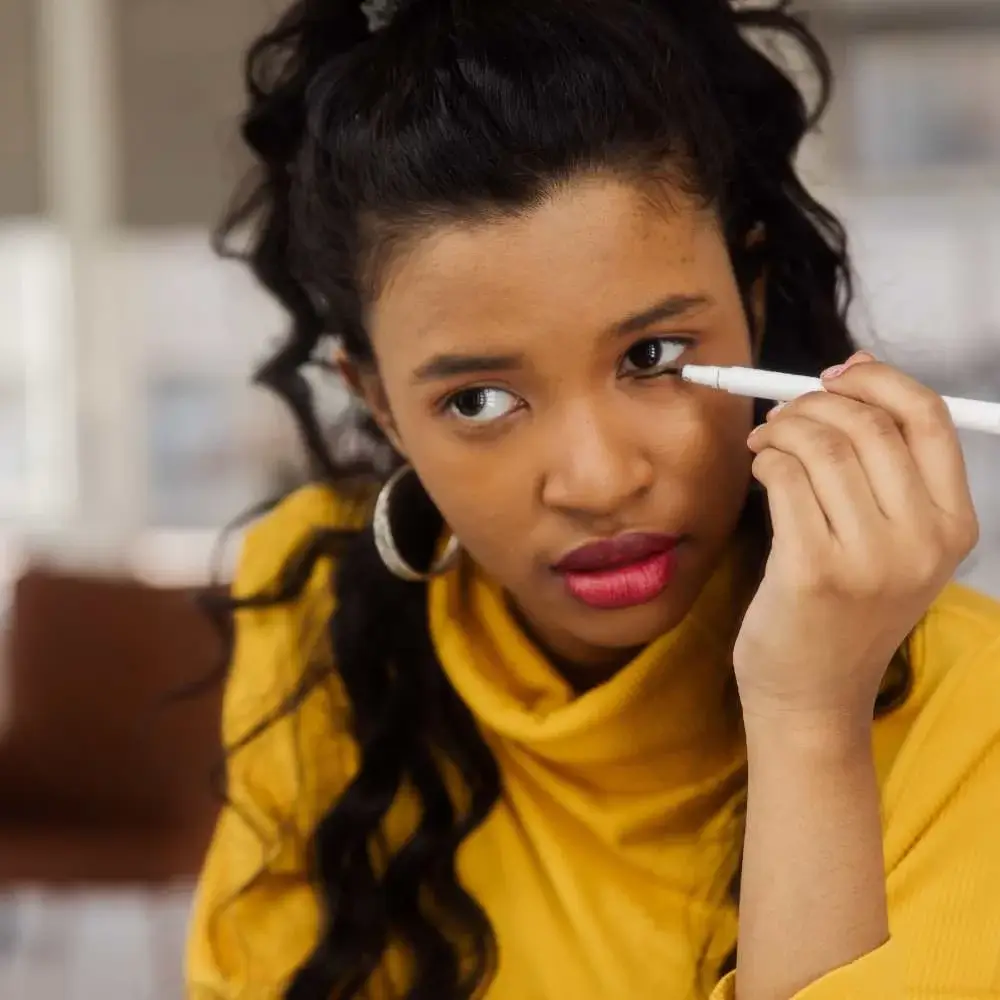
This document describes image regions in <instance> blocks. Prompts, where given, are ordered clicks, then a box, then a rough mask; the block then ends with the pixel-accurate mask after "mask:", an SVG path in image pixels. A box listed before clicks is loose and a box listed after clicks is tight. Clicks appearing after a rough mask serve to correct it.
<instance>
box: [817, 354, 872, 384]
mask: <svg viewBox="0 0 1000 1000" xmlns="http://www.w3.org/2000/svg"><path fill="white" fill-rule="evenodd" d="M874 360H875V356H874V355H872V354H869V353H868V352H867V351H856V352H855V353H854V354H852V355H851V356H850V357H849V358H848V359H847V360H846V361H845V362H844V363H843V364H842V365H834V366H833V367H832V368H827V369H826V371H824V372H823V373H822V374H821V375H820V378H824V379H831V378H837V377H838V376H840V375H843V374H844V372H846V371H847V369H848V368H853V367H854V366H855V365H857V364H862V363H864V362H866V361H874Z"/></svg>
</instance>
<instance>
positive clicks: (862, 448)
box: [768, 392, 933, 527]
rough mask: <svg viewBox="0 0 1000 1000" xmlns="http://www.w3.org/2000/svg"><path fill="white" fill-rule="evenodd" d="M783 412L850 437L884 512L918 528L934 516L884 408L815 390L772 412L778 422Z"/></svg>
mask: <svg viewBox="0 0 1000 1000" xmlns="http://www.w3.org/2000/svg"><path fill="white" fill-rule="evenodd" d="M783 414H785V415H789V416H790V415H792V414H794V415H795V416H797V417H805V418H808V419H810V420H812V421H815V422H817V423H819V424H822V425H824V426H826V427H828V428H831V429H832V430H833V431H835V432H836V433H838V434H839V435H841V436H842V437H844V438H846V439H847V440H848V441H849V442H850V444H851V446H852V448H853V451H854V453H855V455H856V457H857V459H858V462H859V463H860V466H861V468H862V470H863V472H864V475H865V477H866V479H867V481H868V485H869V488H870V489H871V491H872V494H873V495H874V497H875V502H876V503H877V505H878V507H879V509H880V511H881V512H882V514H883V515H885V516H886V517H889V518H893V519H897V520H902V521H905V522H907V523H908V524H910V525H911V527H916V525H917V524H919V523H926V522H927V521H928V519H929V518H930V517H931V516H933V512H932V508H933V502H932V500H931V498H930V494H929V493H928V491H927V487H926V485H925V484H924V481H923V478H922V477H921V474H920V470H919V469H918V468H917V465H916V463H915V462H914V460H913V456H912V455H911V453H910V449H909V447H908V446H907V444H906V442H905V441H904V440H903V434H902V432H901V431H900V429H899V427H898V425H897V424H896V422H895V421H894V420H893V419H892V417H890V416H889V414H888V413H886V412H885V411H884V410H882V409H880V408H878V407H875V406H869V405H868V404H867V403H860V402H858V401H857V400H855V399H850V398H848V397H846V396H837V395H834V394H833V393H827V392H815V393H810V394H809V395H808V396H803V397H802V398H801V399H799V400H797V401H796V404H795V408H794V410H791V411H782V413H776V412H775V411H774V410H772V411H771V413H770V414H768V422H769V423H773V424H774V425H775V426H777V425H778V423H779V422H780V421H781V420H782V419H783Z"/></svg>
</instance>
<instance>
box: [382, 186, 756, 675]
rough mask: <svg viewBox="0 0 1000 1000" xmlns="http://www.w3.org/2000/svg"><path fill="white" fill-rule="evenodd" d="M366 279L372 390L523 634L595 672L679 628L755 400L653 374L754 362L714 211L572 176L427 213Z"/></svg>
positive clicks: (744, 478)
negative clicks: (519, 206) (442, 219)
mask: <svg viewBox="0 0 1000 1000" xmlns="http://www.w3.org/2000/svg"><path fill="white" fill-rule="evenodd" d="M383 278H384V280H383V282H382V287H381V290H380V292H379V295H378V298H377V301H375V302H374V303H373V304H372V308H371V312H370V316H369V329H370V332H371V336H372V341H373V345H374V350H375V358H376V362H377V375H375V374H371V375H369V376H368V377H367V378H365V377H362V384H363V385H364V386H365V395H366V397H367V399H368V402H369V405H370V406H372V408H373V410H374V411H375V413H376V417H377V418H378V419H379V421H380V423H381V424H382V426H383V427H384V428H385V429H386V431H387V432H388V433H389V434H390V436H391V437H392V439H393V441H394V442H395V443H396V445H397V447H398V448H399V450H400V452H401V453H402V454H403V455H404V456H405V457H406V459H407V460H408V461H409V462H410V463H411V464H412V465H413V467H414V468H415V470H416V471H417V474H418V475H419V476H420V479H421V480H422V482H423V484H424V487H425V488H426V490H427V492H428V494H429V495H430V496H431V498H432V499H433V500H434V502H435V504H436V505H437V507H438V509H439V510H440V511H441V513H442V515H443V516H444V518H445V520H446V522H447V523H448V525H449V526H450V527H451V529H452V530H453V531H454V532H455V534H456V535H457V536H458V538H459V539H460V540H461V542H462V545H463V547H464V548H465V550H466V551H467V552H468V553H469V554H470V555H471V556H472V558H473V559H474V560H475V561H476V562H477V563H478V564H479V565H480V566H481V567H482V568H483V569H484V570H485V572H486V573H487V574H488V575H489V576H491V577H492V578H493V579H494V580H495V581H496V582H497V583H498V584H500V586H502V587H503V588H504V590H505V591H506V592H507V593H508V594H509V596H510V597H511V598H512V599H513V601H514V603H515V605H516V607H517V609H518V610H519V612H520V614H521V616H522V617H523V618H524V619H525V620H526V623H527V624H528V626H529V628H530V630H531V631H532V632H533V634H534V635H535V637H536V639H537V640H538V641H539V642H540V643H541V644H542V645H543V646H544V647H546V648H547V649H548V650H549V651H550V652H551V653H553V654H555V655H556V656H558V657H560V658H562V659H564V660H568V661H570V662H572V663H574V664H578V665H580V666H581V667H583V668H585V669H586V668H587V667H588V666H593V667H594V669H595V671H596V670H597V668H598V666H599V665H606V664H608V663H610V662H614V661H615V660H620V659H621V658H622V657H623V655H625V654H626V652H627V651H631V650H634V649H635V648H637V647H640V646H643V645H645V644H647V643H649V642H650V641H652V640H653V639H654V638H656V637H657V636H658V635H660V634H662V633H663V632H664V631H666V630H668V629H670V628H672V627H673V626H674V625H676V624H677V623H678V622H679V621H680V620H681V619H682V618H683V617H684V615H685V614H686V613H687V612H688V610H689V609H690V607H691V605H692V604H693V602H694V600H695V598H696V597H697V595H698V593H699V591H700V590H701V588H702V586H703V585H704V583H705V582H706V580H707V578H708V577H709V575H710V574H711V572H712V569H713V567H714V566H715V565H716V563H717V562H718V560H719V557H720V555H721V553H722V551H723V549H724V548H725V547H726V544H727V541H728V540H729V539H730V537H731V536H732V533H733V531H734V529H735V526H736V523H737V520H738V518H739V514H740V511H741V509H742V507H743V503H744V499H745V497H746V492H747V488H748V483H749V473H750V463H751V455H750V452H749V451H748V449H747V447H746V438H747V435H748V434H749V432H750V430H751V427H752V404H751V403H750V402H749V401H748V400H744V399H739V398H736V397H732V396H727V395H725V394H723V393H718V392H713V391H711V390H708V389H701V388H696V387H693V386H690V385H688V384H686V383H683V382H681V381H680V379H679V378H678V377H677V376H676V375H674V374H671V373H670V368H671V367H672V366H673V365H675V364H680V363H693V364H708V365H746V364H750V363H752V345H751V338H750V333H749V329H748V321H747V317H746V315H745V314H744V310H743V306H742V303H741V298H740V294H739V290H738V288H737V285H736V281H735V279H734V276H733V272H732V267H731V264H730V258H729V254H728V251H727V248H726V245H725V241H724V239H723V236H722V233H721V232H720V229H719V226H718V222H717V219H716V218H715V217H714V215H712V214H711V213H710V212H707V211H706V210H704V209H702V208H699V207H698V206H697V205H696V203H695V202H694V201H692V200H691V199H690V198H687V197H686V196H683V195H681V194H680V193H674V194H673V195H672V196H671V197H670V198H669V199H665V200H663V201H662V202H660V203H656V202H654V201H653V200H652V199H651V198H650V195H649V192H648V191H643V190H640V189H639V188H637V187H635V186H632V185H630V184H628V183H625V182H623V181H617V180H611V179H596V178H585V179H580V180H578V181H575V182H573V183H572V184H569V185H566V186H565V187H563V188H560V189H558V190H557V191H556V192H555V193H554V194H553V195H552V197H551V198H550V199H549V200H547V201H546V202H545V203H544V204H542V205H541V206H540V207H539V208H537V209H532V210H530V211H526V212H525V213H524V214H523V216H521V217H520V218H513V219H506V220H502V221H484V222H481V223H478V224H471V223H466V224H458V223H455V224H454V225H446V226H442V227H440V228H437V229H434V230H433V231H432V232H430V233H429V234H427V235H426V236H424V237H423V238H421V239H419V240H418V241H417V242H416V243H414V244H413V245H411V246H409V247H408V248H407V250H406V251H405V252H403V253H401V254H399V255H398V257H397V258H396V259H395V261H394V262H392V263H391V264H390V265H389V267H388V269H387V271H386V272H385V274H384V275H383ZM595 542H596V543H604V542H610V543H611V544H610V546H607V545H604V546H598V547H597V548H596V549H591V548H583V549H582V550H581V547H582V546H583V547H587V546H590V545H592V544H593V543H595Z"/></svg>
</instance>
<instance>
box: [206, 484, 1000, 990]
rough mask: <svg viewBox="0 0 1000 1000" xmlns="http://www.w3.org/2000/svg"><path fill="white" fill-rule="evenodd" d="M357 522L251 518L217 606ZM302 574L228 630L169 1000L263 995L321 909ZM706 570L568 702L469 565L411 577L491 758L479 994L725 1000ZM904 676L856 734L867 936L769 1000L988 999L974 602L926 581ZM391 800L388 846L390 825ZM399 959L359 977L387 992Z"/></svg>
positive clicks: (311, 639)
mask: <svg viewBox="0 0 1000 1000" xmlns="http://www.w3.org/2000/svg"><path fill="white" fill-rule="evenodd" d="M358 516H359V514H358V512H357V511H356V510H355V511H352V510H348V509H346V508H345V507H344V505H343V504H338V503H337V502H336V501H335V499H334V498H333V497H332V495H331V494H330V493H329V492H328V491H325V490H323V489H321V488H317V487H311V488H308V489H305V490H302V491H300V492H299V493H297V494H295V495H294V496H292V497H291V498H290V499H289V500H287V501H285V503H284V504H282V505H281V506H280V507H279V508H278V509H277V510H276V511H275V512H274V513H272V514H271V515H270V516H269V517H268V518H267V519H265V520H264V521H263V522H261V523H260V524H259V525H258V526H257V527H256V528H254V529H253V530H252V531H251V533H250V535H249V537H248V539H247V542H246V545H245V548H244V555H243V559H242V563H241V567H240V570H239V572H238V574H237V582H236V587H237V593H238V594H240V595H247V594H251V593H256V592H258V591H260V590H262V589H265V588H267V587H268V585H269V584H271V583H272V582H273V580H274V579H275V577H276V576H277V574H278V572H279V570H280V568H281V566H282V564H283V563H284V562H285V560H286V559H287V558H288V557H289V556H290V555H291V554H292V553H293V552H294V551H295V549H296V548H297V547H298V546H299V545H300V544H301V543H302V542H303V540H304V539H305V538H306V537H307V536H308V535H309V534H310V533H311V532H312V531H313V530H315V529H316V528H317V527H320V526H329V525H337V524H341V525H342V524H344V523H349V522H355V521H356V519H357V518H358ZM329 570H330V567H329V565H328V564H320V565H319V566H318V567H317V569H316V572H315V573H314V575H313V578H312V580H311V581H310V584H309V587H308V588H307V590H306V592H305V593H304V594H303V595H302V597H301V598H300V599H299V600H297V601H296V602H295V603H294V604H293V605H291V606H283V607H279V608H272V609H262V610H254V611H244V612H241V613H240V615H239V621H238V629H237V642H236V650H235V657H234V663H233V670H232V674H231V678H230V681H229V687H228V690H227V694H226V699H225V708H224V716H223V732H224V737H225V739H226V741H227V743H229V744H236V743H237V742H239V741H241V740H243V739H244V738H245V737H247V736H248V735H249V734H251V732H252V731H254V730H255V728H256V727H257V726H258V724H259V723H261V722H262V721H263V720H265V718H267V717H268V716H269V715H270V714H271V713H279V717H278V718H277V720H276V721H274V722H273V723H272V724H271V725H270V726H268V727H267V728H265V729H263V731H261V732H260V733H259V734H258V735H256V736H255V737H254V738H253V739H251V740H250V742H249V743H247V745H246V746H244V747H243V748H242V749H240V750H239V751H237V752H236V753H235V754H233V755H232V757H231V758H230V761H229V796H230V800H231V806H230V807H229V808H227V809H225V810H224V812H223V814H222V816H221V818H220V821H219V825H218V829H217V832H216V836H215V839H214V842H213V844H212V847H211V849H210V852H209V855H208V859H207V861H206V864H205V869H204V872H203V874H202V879H201V884H200V888H199V892H198V896H197V901H196V906H195V913H194V918H193V923H192V929H191V938H190V944H189V954H188V982H189V987H188V997H189V1000H279V998H280V997H281V996H282V991H283V987H284V985H285V983H286V982H287V980H288V978H289V976H290V974H291V973H292V972H293V971H294V969H295V968H296V967H297V966H298V965H299V963H300V962H301V961H302V959H303V958H304V957H305V956H306V955H307V954H308V952H309V951H310V949H311V946H312V945H313V943H314V941H315V938H316V934H317V930H318V927H319V922H320V919H321V915H320V912H319V907H318V904H317V900H316V898H315V895H314V892H313V890H312V888H311V886H310V884H309V882H308V878H307V876H306V872H307V868H308V861H307V858H308V850H309V848H308V844H309V837H310V834H311V832H312V830H313V828H314V827H315V825H316V823H317V821H318V820H319V819H320V817H321V816H322V815H323V814H324V813H325V812H326V811H327V809H328V808H329V807H330V805H331V803H333V802H334V801H335V799H336V798H337V796H338V795H339V793H340V791H341V790H342V789H343V787H344V785H345V782H347V781H348V780H349V779H350V777H351V775H352V774H353V772H354V769H355V767H356V764H357V754H356V749H355V747H354V745H353V743H352V741H351V740H350V738H349V737H348V736H347V735H346V727H345V711H346V709H345V703H344V698H343V694H342V692H341V691H340V690H339V688H338V686H337V685H336V684H335V683H333V682H330V683H326V684H324V685H322V686H320V687H318V688H316V689H314V690H313V692H312V693H311V694H310V695H309V697H308V698H307V699H306V700H305V702H304V703H303V704H301V705H300V706H299V707H298V708H297V709H296V710H295V711H294V713H292V714H290V715H289V714H284V715H281V714H280V713H281V711H282V708H283V703H284V701H285V698H286V696H287V695H288V694H289V692H291V691H292V690H293V689H294V688H295V685H296V683H297V682H298V681H299V680H300V678H301V677H302V674H303V671H304V670H306V669H307V667H308V665H309V662H310V661H309V660H308V656H309V654H310V653H312V652H314V651H315V650H316V649H317V648H320V649H321V648H322V647H323V628H324V625H325V622H326V620H327V618H328V616H329V614H330V612H331V610H332V608H333V606H334V598H333V596H332V595H331V594H330V592H329ZM733 576H734V574H732V573H731V572H730V570H729V568H727V567H723V568H722V569H721V570H720V571H719V573H717V575H716V577H715V578H714V579H713V581H712V582H711V583H710V584H709V586H708V587H707V588H706V590H705V592H704V593H703V594H702V596H701V597H700V598H699V600H698V603H697V605H696V607H695V608H694V609H693V611H692V612H691V614H690V615H689V616H688V618H687V619H686V620H685V621H684V623H682V625H681V626H680V627H679V628H678V629H676V630H675V631H674V632H672V633H670V634H669V635H667V636H665V637H663V639H661V640H660V641H658V642H657V643H655V644H654V645H653V646H652V647H650V648H649V649H647V650H646V651H645V652H644V653H643V654H642V655H641V656H639V657H638V658H637V659H636V660H635V661H634V662H632V663H631V664H629V665H628V666H627V667H626V668H625V669H624V670H622V671H621V672H620V673H618V674H617V675H616V676H615V677H613V678H612V679H611V680H610V681H609V682H607V683H606V684H603V685H601V686H600V687H598V688H595V689H594V690H592V691H589V692H587V693H586V694H583V695H580V696H576V695H574V693H573V692H572V690H571V689H570V688H569V687H568V686H567V684H566V683H565V682H564V681H563V680H562V679H561V678H560V677H559V675H558V674H556V673H555V671H554V670H553V669H552V668H551V667H550V666H549V664H548V663H546V662H545V661H544V659H543V658H542V657H541V656H540V655H539V654H538V652H537V651H536V650H535V649H534V648H533V647H532V646H531V644H530V643H529V642H528V641H527V640H526V639H525V638H524V637H523V635H522V634H521V632H520V631H519V630H518V628H517V626H516V624H515V623H514V622H513V621H512V619H511V617H510V615H509V614H508V611H507V609H506V607H505V605H504V602H503V600H502V598H501V596H500V595H499V594H498V593H497V592H496V590H495V589H494V588H493V587H492V586H491V585H490V584H489V583H488V582H487V581H485V580H484V579H483V578H482V577H481V576H480V575H477V574H476V573H475V572H474V571H473V570H471V569H470V568H469V567H465V569H464V570H462V571H456V572H453V573H451V574H449V575H448V576H447V577H444V578H442V579H439V580H436V581H434V582H433V584H432V585H431V587H430V589H429V595H430V596H429V608H428V613H429V618H430V624H431V634H432V637H433V640H434V644H435V648H436V650H437V653H438V656H439V658H440V661H441V663H442V666H443V668H444V670H445V671H446V673H447V675H448V677H449V679H450V681H451V683H452V684H453V686H454V687H455V689H456V691H457V692H458V694H459V695H460V696H461V698H462V699H463V700H464V701H465V702H466V704H467V705H468V706H469V708H470V709H471V711H472V713H473V714H474V716H475V718H476V719H477V721H478V723H479V725H480V728H481V730H482V732H483V735H484V737H485V739H486V740H487V742H488V743H489V745H490V747H491V749H492V750H493V753H494V754H495V756H496V758H497V761H498V763H499V766H500V770H501V774H502V778H503V796H502V798H501V800H500V802H499V803H498V804H497V806H496V808H495V809H494V810H493V812H492V813H491V814H490V816H489V818H488V819H487V820H486V822H485V823H484V824H483V826H482V827H481V828H480V829H479V830H478V831H476V833H475V834H473V836H472V837H470V838H469V840H468V841H467V842H466V843H465V844H464V845H463V847H462V849H461V851H460V854H459V872H460V875H461V877H462V879H463V881H464V883H465V885H466V887H467V888H468V889H469V891H470V892H472V894H473V895H474V896H475V897H476V898H477V899H478V900H479V901H480V903H481V904H482V905H483V907H484V908H485V910H486V912H487V914H488V916H489V918H490V921H491V923H492V925H493V928H494V931H495V933H496V936H497V941H498V945H499V966H498V970H497V974H496V977H495V979H494V980H493V983H492V985H491V987H490V989H489V991H488V993H487V1000H566V998H573V1000H686V998H689V997H690V998H695V997H706V996H709V995H711V998H712V1000H727V998H732V997H733V996H734V985H733V980H732V978H731V977H730V978H727V979H725V980H724V981H722V982H721V983H718V984H714V983H712V982H710V981H705V980H706V976H707V975H710V974H711V971H712V970H713V969H714V968H716V967H717V966H718V963H719V960H720V959H721V957H722V956H723V955H724V954H725V953H726V952H727V951H728V950H729V949H730V948H731V947H732V946H733V944H734V943H735V940H736V913H735V910H734V908H733V907H732V905H731V904H730V903H729V901H728V899H727V884H728V881H729V874H730V872H731V866H732V864H733V860H734V850H735V848H736V846H737V839H736V838H737V837H738V833H739V831H738V826H737V823H736V820H735V818H734V816H735V814H736V812H737V810H738V808H739V804H740V795H741V789H742V784H743V775H742V769H743V766H744V757H743V747H742V745H741V741H740V739H739V735H738V727H736V726H735V725H734V724H733V718H734V716H733V712H734V706H733V705H732V703H731V696H730V694H729V690H730V685H729V683H728V678H727V660H728V650H729V643H730V642H731V639H732V629H733V625H734V620H733V610H734V608H735V607H736V602H737V600H738V595H737V593H736V590H735V586H736V585H735V583H734V580H733ZM912 665H913V669H914V678H915V680H914V687H913V690H912V692H911V694H910V696H909V697H908V699H907V701H906V703H905V704H904V705H903V706H902V707H901V708H900V709H898V710H896V711H895V712H893V713H892V714H890V715H889V716H887V717H886V718H884V719H880V720H879V721H877V722H876V723H875V727H874V736H873V740H874V749H875V757H876V763H877V766H878V770H879V775H880V781H881V788H882V802H883V812H884V830H885V853H886V865H887V871H888V893H889V904H890V916H891V927H892V940H891V941H890V942H889V944H887V945H885V946H884V947H882V948H880V949H878V950H877V951H875V952H873V953H872V954H871V955H868V956H866V957H864V958H862V959H861V960H859V961H857V962H855V963H854V964H852V965H850V966H847V967H846V968H844V969H840V970H838V971H836V972H834V973H832V974H830V975H828V976H826V977H824V978H823V979H821V980H819V981H818V982H816V983H814V984H813V985H812V986H810V987H808V988H807V989H805V990H804V991H802V992H801V993H800V994H798V995H797V997H796V998H794V1000H868V998H870V1000H875V998H878V1000H901V998H909V1000H918V998H919V1000H931V998H934V1000H972V998H985V997H989V996H1000V606H998V605H997V604H995V603H994V602H992V601H990V600H989V599H987V598H985V597H981V596H979V595H977V594H974V593H973V592H971V591H968V590H965V589H963V588H960V587H951V588H949V589H948V590H947V591H946V592H945V594H944V595H942V597H941V599H940V600H939V601H938V602H937V603H936V604H935V606H934V608H933V609H932V610H931V611H930V613H929V614H928V616H927V618H926V619H925V621H924V622H923V624H922V625H921V626H920V628H919V629H918V631H917V633H916V635H915V637H914V641H913V645H912ZM412 806H413V804H412V803H411V802H408V801H405V800H401V801H400V802H398V803H397V804H396V806H395V807H394V809H393V810H392V811H391V813H390V816H389V818H388V823H387V835H388V839H389V841H390V843H392V842H395V843H399V842H400V841H401V840H402V839H403V838H405V836H406V834H407V831H408V830H409V829H410V828H411V827H412V823H413V818H414V810H413V808H412ZM399 976H400V965H399V963H398V962H397V961H395V960H394V961H390V962H389V963H387V968H386V969H385V970H383V973H382V974H381V975H380V977H379V982H378V983H375V984H373V987H374V992H373V996H375V997H378V998H380V1000H381V998H382V997H392V996H395V995H396V994H395V993H394V991H393V990H392V986H391V984H392V983H393V982H398V981H399V979H398V977H399Z"/></svg>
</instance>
